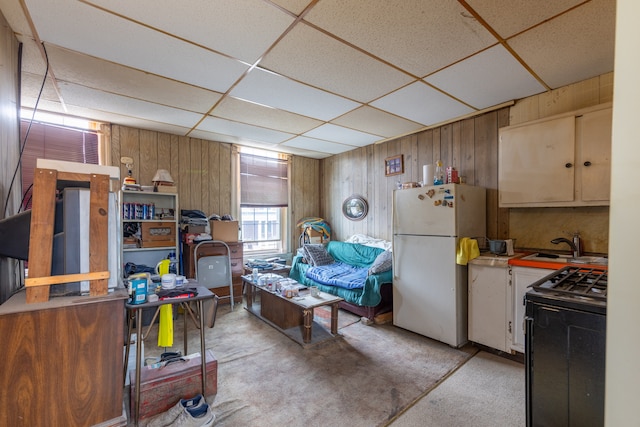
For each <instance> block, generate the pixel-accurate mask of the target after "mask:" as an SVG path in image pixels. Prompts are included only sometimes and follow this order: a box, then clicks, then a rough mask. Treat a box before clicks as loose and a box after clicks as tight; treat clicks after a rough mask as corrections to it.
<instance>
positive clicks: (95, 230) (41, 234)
mask: <svg viewBox="0 0 640 427" xmlns="http://www.w3.org/2000/svg"><path fill="white" fill-rule="evenodd" d="M58 181H63V182H85V183H86V182H88V183H89V190H90V199H89V200H90V208H89V230H90V234H89V273H78V274H64V275H56V276H51V264H52V258H53V232H54V220H55V203H56V200H55V195H56V188H57V185H58ZM32 200H33V201H32V208H31V230H30V237H29V277H28V278H27V279H26V280H25V287H26V289H27V303H37V302H46V301H48V300H49V286H51V285H57V284H61V283H70V282H78V281H82V280H88V281H89V294H90V295H91V296H99V295H106V294H107V293H108V291H109V259H108V250H109V234H108V233H109V175H101V174H93V173H91V174H86V173H76V172H63V171H58V170H55V169H42V168H36V169H35V171H34V175H33V199H32Z"/></svg>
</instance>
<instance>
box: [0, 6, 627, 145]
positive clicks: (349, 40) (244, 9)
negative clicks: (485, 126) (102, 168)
mask: <svg viewBox="0 0 640 427" xmlns="http://www.w3.org/2000/svg"><path fill="white" fill-rule="evenodd" d="M0 10H1V11H2V13H3V15H4V16H5V18H6V19H7V21H8V22H9V25H10V26H11V28H12V29H13V30H14V32H15V34H16V36H17V38H18V40H19V41H21V42H22V43H23V57H22V94H21V102H22V106H23V107H26V108H34V107H36V103H37V109H38V110H42V111H50V112H56V113H62V114H67V115H72V116H77V117H83V118H87V119H90V120H95V121H102V122H109V123H115V124H121V125H124V126H132V127H136V128H141V129H150V130H157V131H161V132H168V133H172V134H177V135H186V136H190V137H194V138H203V139H207V140H213V141H220V142H228V143H234V144H239V145H244V146H250V147H258V148H263V149H267V150H274V151H279V152H285V153H292V154H296V155H301V156H306V157H312V158H324V157H328V156H331V155H333V154H338V153H343V152H346V151H350V150H353V149H354V148H357V147H362V146H366V145H369V144H374V143H377V142H381V141H385V140H388V139H391V138H394V137H398V136H400V135H405V134H408V133H413V132H417V131H419V130H421V129H424V128H427V127H429V126H434V125H438V124H440V123H444V122H447V121H450V120H453V119H456V118H460V117H464V116H468V115H469V114H473V113H476V112H480V111H484V110H486V109H490V108H492V107H495V106H497V105H501V104H504V103H505V102H509V101H512V100H516V99H519V98H523V97H527V96H531V95H534V94H537V93H541V92H544V91H547V90H550V89H555V88H558V87H561V86H565V85H567V84H571V83H575V82H578V81H581V80H585V79H588V78H591V77H594V76H597V75H600V74H603V73H607V72H610V71H613V60H614V26H615V0H590V1H579V0H491V1H488V0H466V1H465V0H459V1H453V0H447V1H442V0H397V1H389V0H352V1H346V0H316V1H310V0H273V1H267V0H191V1H186V2H185V1H175V0H138V1H130V0H87V1H75V0H56V1H51V0H0ZM47 60H48V74H47V78H46V80H45V83H44V87H43V89H42V93H41V95H40V96H39V93H40V89H41V87H42V85H43V80H44V75H45V70H47Z"/></svg>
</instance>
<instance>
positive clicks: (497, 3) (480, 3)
mask: <svg viewBox="0 0 640 427" xmlns="http://www.w3.org/2000/svg"><path fill="white" fill-rule="evenodd" d="M582 2H584V0H537V1H531V0H491V1H486V0H467V3H468V4H469V5H470V6H471V7H472V8H473V10H475V11H476V12H478V13H479V14H480V16H482V18H483V19H484V20H485V21H486V22H487V23H488V24H489V26H491V28H493V29H494V30H496V32H497V33H498V34H500V36H501V37H502V38H505V39H506V38H509V37H511V36H513V35H514V34H516V33H519V32H520V31H523V30H526V29H527V28H530V27H532V26H533V25H536V24H538V23H540V22H542V21H545V20H547V19H549V18H552V17H554V16H555V15H558V14H559V13H562V12H564V11H566V10H568V9H570V8H572V7H574V6H576V5H578V4H580V3H582Z"/></svg>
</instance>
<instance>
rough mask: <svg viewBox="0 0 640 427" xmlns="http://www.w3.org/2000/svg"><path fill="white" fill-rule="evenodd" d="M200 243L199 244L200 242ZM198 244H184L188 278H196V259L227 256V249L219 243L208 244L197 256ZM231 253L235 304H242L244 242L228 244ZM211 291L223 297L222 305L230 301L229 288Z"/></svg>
mask: <svg viewBox="0 0 640 427" xmlns="http://www.w3.org/2000/svg"><path fill="white" fill-rule="evenodd" d="M198 243H199V242H198ZM198 243H183V244H182V257H183V261H184V275H185V276H186V277H187V278H195V277H196V266H195V259H196V258H202V257H205V256H213V255H225V254H226V252H227V249H226V248H225V247H224V246H223V245H221V244H219V243H208V244H204V245H201V246H200V247H199V248H198V253H197V254H195V253H194V251H195V248H196V246H197V245H198ZM227 246H229V250H230V251H231V278H232V280H233V300H234V302H235V303H242V277H241V276H242V275H243V274H244V261H243V259H242V256H243V254H242V242H228V243H227ZM196 255H197V256H196ZM211 291H212V292H213V293H215V294H216V295H218V296H219V297H221V299H220V303H221V304H225V303H227V302H228V301H229V299H228V298H223V297H228V296H229V287H228V286H221V287H217V288H212V289H211Z"/></svg>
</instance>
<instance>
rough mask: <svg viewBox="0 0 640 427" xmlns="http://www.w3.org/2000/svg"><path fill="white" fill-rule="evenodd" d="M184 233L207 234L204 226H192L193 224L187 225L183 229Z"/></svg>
mask: <svg viewBox="0 0 640 427" xmlns="http://www.w3.org/2000/svg"><path fill="white" fill-rule="evenodd" d="M185 231H186V232H187V233H196V234H199V233H206V232H207V227H206V226H204V225H193V224H189V225H187V226H186V227H185Z"/></svg>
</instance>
